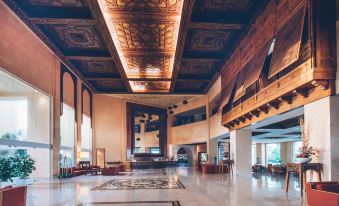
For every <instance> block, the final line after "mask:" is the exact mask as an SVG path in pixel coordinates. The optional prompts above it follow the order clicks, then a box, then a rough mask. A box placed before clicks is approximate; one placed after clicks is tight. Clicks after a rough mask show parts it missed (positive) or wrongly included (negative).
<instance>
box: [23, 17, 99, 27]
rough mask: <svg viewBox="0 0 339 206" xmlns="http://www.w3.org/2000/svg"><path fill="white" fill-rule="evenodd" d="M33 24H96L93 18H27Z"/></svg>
mask: <svg viewBox="0 0 339 206" xmlns="http://www.w3.org/2000/svg"><path fill="white" fill-rule="evenodd" d="M29 21H31V22H32V23H33V24H62V25H65V24H71V25H80V26H81V25H84V26H88V25H96V21H95V20H94V19H56V18H29Z"/></svg>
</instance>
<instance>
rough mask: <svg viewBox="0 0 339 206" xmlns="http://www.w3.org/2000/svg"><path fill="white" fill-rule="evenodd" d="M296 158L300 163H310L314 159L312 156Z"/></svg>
mask: <svg viewBox="0 0 339 206" xmlns="http://www.w3.org/2000/svg"><path fill="white" fill-rule="evenodd" d="M295 160H296V161H297V162H300V163H308V162H311V161H312V158H311V157H297V158H295Z"/></svg>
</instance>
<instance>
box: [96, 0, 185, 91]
mask: <svg viewBox="0 0 339 206" xmlns="http://www.w3.org/2000/svg"><path fill="white" fill-rule="evenodd" d="M98 3H99V6H100V9H101V11H102V13H103V16H104V19H105V21H106V24H107V26H108V29H109V31H110V34H111V36H112V39H113V42H114V45H115V47H116V49H117V52H118V55H119V58H120V61H121V63H122V65H123V68H124V71H125V73H126V76H127V78H133V79H136V80H133V81H129V83H130V85H131V87H132V90H133V92H169V89H170V84H171V81H163V80H161V81H138V78H140V79H141V78H142V79H143V80H145V79H146V80H147V79H150V80H154V79H157V78H158V79H164V78H166V79H171V78H172V75H173V74H172V73H173V64H174V56H175V51H176V47H177V39H178V33H179V26H180V20H181V13H182V7H183V0H125V1H122V0H98Z"/></svg>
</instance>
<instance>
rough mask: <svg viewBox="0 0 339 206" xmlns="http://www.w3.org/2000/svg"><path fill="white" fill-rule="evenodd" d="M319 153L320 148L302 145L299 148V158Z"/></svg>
mask: <svg viewBox="0 0 339 206" xmlns="http://www.w3.org/2000/svg"><path fill="white" fill-rule="evenodd" d="M317 154H319V150H318V149H317V148H314V147H309V146H302V147H301V148H299V149H298V153H297V158H311V157H312V156H313V155H317Z"/></svg>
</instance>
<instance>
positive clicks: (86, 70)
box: [71, 59, 119, 78]
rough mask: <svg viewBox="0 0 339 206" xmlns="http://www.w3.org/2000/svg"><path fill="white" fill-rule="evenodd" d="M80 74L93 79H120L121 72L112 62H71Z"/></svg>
mask: <svg viewBox="0 0 339 206" xmlns="http://www.w3.org/2000/svg"><path fill="white" fill-rule="evenodd" d="M71 62H72V64H73V65H75V66H76V67H77V68H78V69H79V70H80V72H81V73H82V74H83V75H84V76H85V77H88V78H91V77H119V72H118V70H117V69H116V65H115V64H114V62H113V61H112V60H95V59H94V60H93V59H92V60H71Z"/></svg>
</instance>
